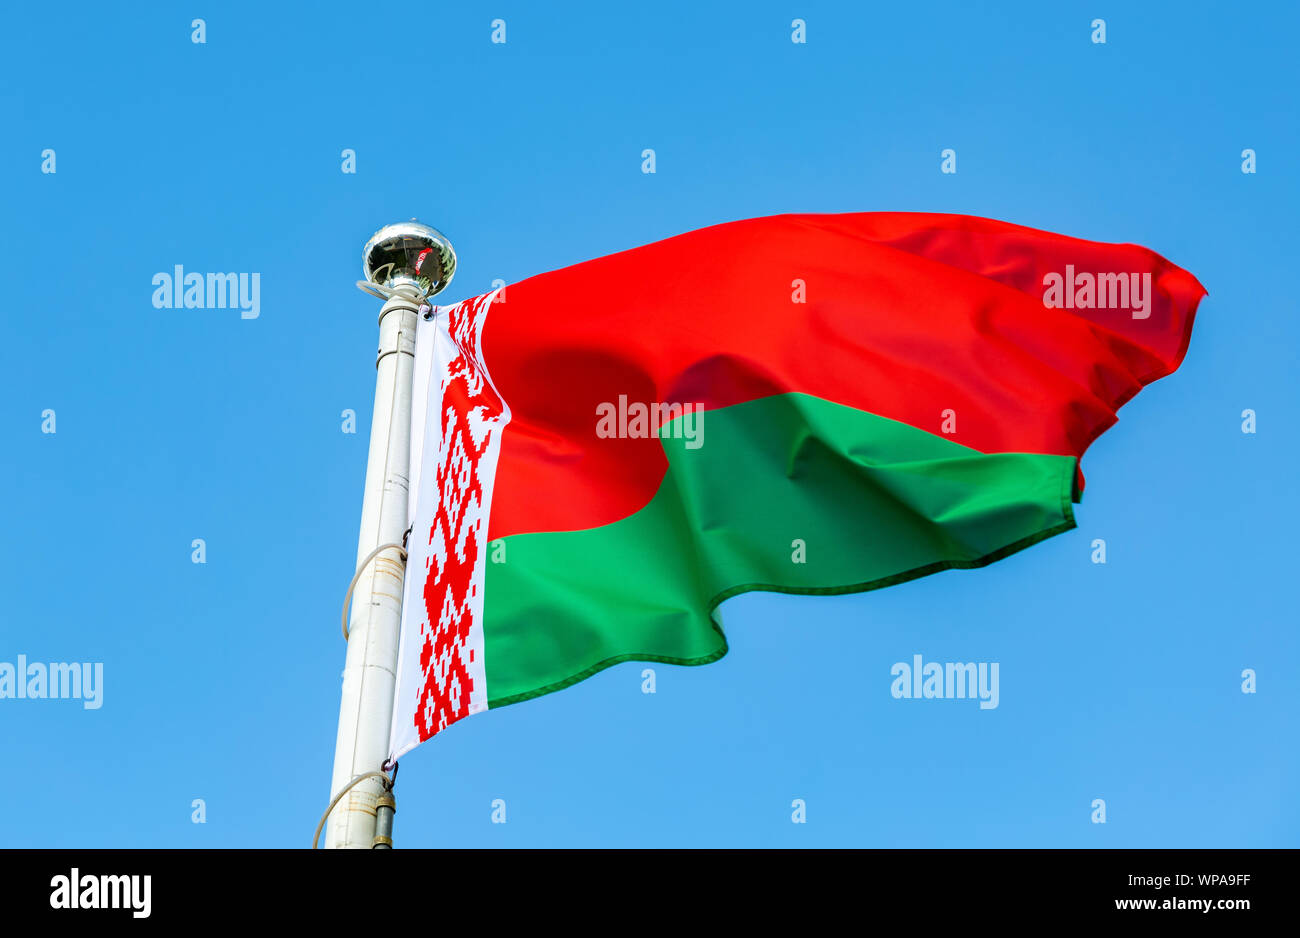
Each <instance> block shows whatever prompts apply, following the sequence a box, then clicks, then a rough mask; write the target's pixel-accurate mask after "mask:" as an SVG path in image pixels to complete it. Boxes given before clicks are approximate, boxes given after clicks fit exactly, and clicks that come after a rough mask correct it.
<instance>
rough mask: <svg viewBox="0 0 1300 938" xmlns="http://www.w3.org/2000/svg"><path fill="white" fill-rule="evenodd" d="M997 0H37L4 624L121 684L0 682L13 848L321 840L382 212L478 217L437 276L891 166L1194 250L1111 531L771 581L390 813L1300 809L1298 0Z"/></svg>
mask: <svg viewBox="0 0 1300 938" xmlns="http://www.w3.org/2000/svg"><path fill="white" fill-rule="evenodd" d="M972 6H973V5H969V4H963V3H929V4H921V5H915V4H912V5H907V4H888V5H878V4H850V3H841V4H830V3H813V2H806V0H787V2H781V3H770V2H747V3H735V4H708V5H705V4H684V3H663V4H648V5H645V4H630V5H629V4H622V5H615V6H613V7H611V6H609V5H606V4H599V5H598V4H592V5H590V6H578V5H566V4H546V5H539V4H530V3H519V2H503V3H491V4H480V3H457V4H449V5H438V6H436V7H419V8H410V10H406V9H398V8H396V7H392V8H380V7H375V8H365V7H357V6H356V5H355V4H347V5H343V4H338V3H329V2H322V3H318V4H312V5H310V6H307V5H302V6H301V8H300V9H298V10H297V11H291V10H285V9H281V8H280V5H278V4H268V3H238V4H226V3H215V2H206V3H203V4H199V5H196V6H193V7H192V8H191V7H186V6H184V5H179V6H178V5H176V4H137V5H135V6H133V7H132V8H131V9H130V11H129V12H126V13H121V12H118V13H114V12H112V11H109V10H107V9H106V8H104V7H103V6H102V5H92V4H77V3H73V4H66V5H63V6H61V7H60V8H59V10H58V13H57V15H56V14H55V13H53V12H52V11H51V9H50V8H48V7H40V6H39V5H25V6H23V5H20V6H18V7H13V6H12V5H11V6H10V7H7V8H6V9H5V11H4V12H3V14H0V120H2V121H3V127H4V137H3V146H0V187H2V189H3V202H4V216H3V219H4V220H3V225H4V230H5V234H6V237H5V249H4V250H3V251H0V274H3V277H4V282H5V291H4V301H3V303H4V315H3V320H2V321H3V328H4V342H3V344H2V348H3V351H2V352H0V356H2V358H0V362H2V364H3V367H0V389H2V390H3V407H2V408H0V420H3V427H2V430H3V439H4V440H5V448H4V458H3V460H0V484H3V487H4V491H5V493H6V495H7V498H6V508H7V510H6V520H7V524H6V530H7V533H6V536H5V538H4V539H3V546H2V547H0V571H2V572H0V578H2V579H0V582H2V583H3V585H4V587H5V589H4V596H5V614H4V615H3V616H0V661H9V662H13V661H15V660H16V657H17V656H18V655H19V654H25V655H26V656H27V657H28V659H29V660H41V661H93V662H102V663H103V665H104V698H103V706H102V707H101V708H100V709H98V710H85V709H83V708H82V706H81V705H80V704H79V703H78V702H76V701H69V700H45V701H33V700H8V699H6V700H0V766H2V767H3V772H0V799H3V800H5V801H6V802H8V803H10V804H12V805H15V806H18V807H17V809H16V810H15V811H14V812H13V813H12V814H11V816H10V817H9V818H7V820H6V823H5V825H4V829H3V832H0V846H182V847H183V846H195V847H197V846H222V847H226V846H244V845H251V846H305V845H306V844H307V843H309V841H310V838H311V833H312V830H313V828H314V826H315V824H316V821H317V819H318V817H319V815H320V812H321V811H322V810H323V808H324V805H325V803H326V802H327V800H328V796H329V794H330V792H329V790H328V789H329V779H330V768H331V764H332V757H333V745H334V736H335V730H336V722H337V716H338V693H339V676H340V672H341V670H342V667H343V658H344V647H343V642H342V638H341V636H340V634H339V626H338V619H339V605H340V603H341V600H342V594H343V591H344V589H345V587H346V586H347V582H348V578H349V577H350V576H351V574H352V564H353V561H354V559H355V550H356V537H357V524H358V520H359V513H360V506H361V491H362V482H363V475H364V470H365V453H366V440H367V434H368V431H369V425H368V422H369V412H370V401H371V395H372V392H373V380H374V371H373V352H374V346H375V342H376V338H377V331H376V326H375V320H376V316H377V314H378V308H379V303H378V301H376V300H374V299H372V298H370V297H367V296H365V295H363V294H362V293H360V292H358V291H357V290H356V289H355V288H354V287H353V285H352V284H353V281H355V280H356V279H357V277H358V276H359V275H360V272H359V254H360V248H361V245H362V244H363V242H364V241H365V239H366V238H367V237H368V236H369V235H370V233H371V232H373V231H374V230H375V229H376V228H378V227H379V226H380V225H382V224H385V223H388V222H391V221H397V220H403V219H406V218H409V217H412V216H418V217H419V218H420V219H421V220H422V221H425V222H427V223H429V224H432V225H434V226H436V227H438V228H439V229H441V230H442V231H443V232H445V233H446V234H447V235H448V236H449V237H450V238H451V239H452V241H453V243H454V244H455V246H456V249H457V251H458V253H459V259H460V267H459V270H458V273H457V276H456V279H455V282H454V283H453V284H452V286H451V288H450V289H449V290H448V291H447V293H445V294H444V295H443V298H444V299H445V300H455V299H460V298H463V297H466V296H472V295H474V294H477V293H482V292H485V291H486V290H488V289H490V288H491V286H492V281H493V280H494V279H496V278H501V279H503V280H505V281H507V282H512V281H515V280H519V279H522V278H524V277H526V276H529V275H531V274H534V273H538V272H541V271H544V270H548V269H553V268H556V267H561V266H565V265H568V264H571V263H576V262H578V261H581V260H585V259H588V258H591V257H595V256H599V255H602V254H607V253H610V252H613V251H617V250H621V249H623V248H627V247H631V246H634V245H637V244H642V243H645V242H648V241H653V240H656V239H659V238H662V237H667V236H669V235H672V234H676V233H679V232H682V231H686V230H690V229H693V228H698V227H702V226H705V225H709V224H713V223H716V222H722V221H727V220H731V219H737V218H745V217H752V216H758V215H765V214H772V213H777V212H786V211H792V212H816V211H824V212H840V211H870V210H911V211H938V212H962V213H970V214H977V215H986V216H991V217H995V218H1000V219H1005V220H1007V221H1012V222H1016V223H1020V224H1026V225H1031V226H1035V227H1041V228H1046V229H1050V230H1054V231H1060V232H1064V233H1067V234H1071V235H1075V236H1079V237H1084V238H1092V239H1097V240H1107V241H1132V242H1137V243H1140V244H1143V245H1146V246H1148V247H1150V248H1152V249H1154V250H1156V251H1157V252H1159V253H1161V254H1163V255H1165V256H1166V257H1168V258H1170V259H1171V260H1173V261H1174V262H1175V263H1177V264H1179V265H1181V266H1183V267H1185V268H1187V269H1188V270H1190V271H1191V272H1192V273H1193V274H1195V275H1196V276H1197V277H1198V278H1199V279H1200V280H1201V282H1202V283H1204V284H1205V286H1206V287H1207V289H1208V290H1209V297H1208V298H1207V299H1206V300H1205V301H1204V302H1203V304H1202V306H1201V311H1200V315H1199V318H1198V322H1197V327H1196V331H1195V334H1194V335H1193V338H1192V344H1191V349H1190V351H1189V353H1188V356H1187V359H1186V362H1185V363H1184V365H1183V367H1182V369H1181V370H1180V371H1178V372H1177V373H1175V374H1174V375H1173V376H1171V377H1169V378H1167V379H1165V380H1163V381H1161V382H1159V383H1158V384H1156V385H1154V386H1152V387H1150V388H1148V389H1147V390H1146V391H1145V392H1143V394H1142V395H1140V396H1139V397H1138V398H1137V399H1136V400H1135V401H1133V402H1132V403H1130V404H1129V405H1128V406H1126V407H1125V408H1124V410H1123V412H1122V414H1121V420H1120V422H1119V424H1117V425H1116V426H1115V427H1114V428H1113V429H1111V430H1110V431H1109V432H1108V433H1107V434H1105V435H1104V436H1103V437H1102V438H1101V439H1100V440H1099V441H1098V442H1097V443H1096V444H1094V446H1093V447H1092V448H1091V450H1090V451H1089V452H1088V454H1087V456H1086V457H1085V460H1084V470H1085V472H1086V474H1087V477H1088V492H1087V497H1086V499H1085V501H1084V503H1083V504H1081V505H1079V506H1077V514H1078V519H1079V527H1078V529H1077V530H1075V531H1073V532H1070V533H1068V534H1066V535H1063V536H1060V537H1057V538H1054V539H1051V540H1049V541H1047V542H1045V543H1043V544H1040V545H1038V546H1036V547H1034V548H1033V549H1031V550H1028V551H1026V552H1023V553H1021V554H1017V555H1015V556H1013V557H1011V558H1009V559H1007V560H1004V561H1002V562H999V563H997V564H995V565H993V566H992V567H989V568H987V569H984V570H978V571H967V572H949V573H944V574H940V575H938V576H933V577H928V578H925V579H922V580H919V581H915V582H912V583H908V584H905V585H902V586H897V587H892V588H890V589H887V590H882V591H878V592H872V593H868V594H865V595H860V596H853V597H838V598H802V597H788V596H767V595H753V594H751V595H746V596H742V597H738V598H736V599H734V600H732V601H730V602H729V603H728V604H727V605H726V606H725V607H724V609H725V616H726V622H727V627H728V632H729V635H730V637H731V646H732V650H731V652H730V654H729V655H728V657H727V658H726V659H724V660H723V661H721V662H719V663H717V664H714V665H710V666H708V667H705V668H689V669H685V668H673V667H671V666H658V667H657V668H656V672H657V693H656V694H654V695H645V694H642V693H641V678H640V672H641V666H640V665H634V664H626V665H621V666H619V667H616V668H613V669H611V670H609V671H607V672H605V673H602V674H600V675H598V676H596V677H594V678H592V679H590V680H588V681H587V682H585V683H583V684H581V685H579V686H577V687H575V688H571V689H569V690H566V691H564V692H562V693H559V694H554V695H551V696H549V697H546V698H543V699H540V700H536V701H531V702H528V703H525V704H521V705H517V706H512V707H507V708H505V709H503V710H500V711H494V712H491V713H489V714H487V715H484V716H478V717H475V718H473V719H470V720H465V721H462V722H461V723H459V724H457V725H456V726H454V727H452V728H451V729H450V730H449V731H447V732H445V733H444V734H442V735H440V736H439V737H437V738H436V739H435V740H434V741H433V742H431V743H429V744H427V745H425V746H423V747H421V748H420V749H418V750H416V751H415V752H413V753H411V754H409V755H408V756H407V757H406V758H405V759H403V761H402V767H401V772H400V775H399V784H398V792H397V795H398V805H399V806H398V814H397V824H396V840H397V843H398V845H399V846H403V845H405V846H546V845H561V846H634V845H647V846H675V845H684V846H764V845H780V846H824V845H837V846H900V847H901V846H944V847H967V846H995V847H1011V846H1075V847H1093V846H1095V847H1138V846H1206V847H1209V846H1216V847H1219V846H1297V843H1298V842H1300V809H1298V808H1297V801H1296V798H1295V793H1296V790H1297V787H1298V785H1300V755H1297V749H1296V746H1295V737H1296V722H1297V720H1296V718H1297V715H1298V714H1300V668H1297V657H1298V656H1300V641H1298V640H1297V635H1296V615H1295V606H1294V599H1293V595H1292V591H1293V585H1292V584H1293V583H1294V569H1293V568H1294V557H1295V553H1296V552H1295V547H1294V543H1295V534H1294V532H1295V531H1296V529H1297V521H1300V519H1298V518H1297V508H1296V501H1295V499H1294V497H1293V492H1294V489H1295V467H1296V465H1297V461H1298V457H1300V444H1297V442H1296V441H1297V438H1298V437H1297V427H1296V410H1297V408H1296V392H1295V374H1296V367H1297V351H1296V350H1297V348H1300V325H1298V322H1300V317H1297V304H1296V293H1295V289H1294V287H1293V280H1294V276H1295V270H1296V265H1295V257H1296V252H1297V243H1296V237H1295V231H1296V218H1297V213H1298V210H1300V187H1298V184H1297V166H1296V153H1297V152H1300V139H1297V136H1298V135H1297V128H1298V127H1300V121H1297V113H1296V103H1295V101H1296V96H1295V88H1296V87H1297V74H1296V72H1297V68H1296V65H1295V55H1294V49H1293V48H1292V45H1293V37H1294V36H1295V35H1296V33H1297V30H1298V29H1300V14H1297V11H1296V8H1295V6H1294V5H1292V4H1284V3H1260V4H1249V5H1245V6H1236V7H1231V6H1228V5H1209V4H1198V3H1188V2H1180V3H1144V4H1126V3H1100V4H1099V3H1096V2H1092V3H1088V4H1083V3H1075V2H1061V3H1050V4H1043V3H1033V2H1028V3H1004V4H996V5H989V6H988V7H987V8H984V7H981V8H979V9H972V8H971V7H972ZM381 9H385V10H387V11H388V12H386V13H385V14H383V15H382V16H381V15H378V13H377V11H379V10H381ZM194 17H203V18H204V19H205V20H206V29H207V35H206V38H207V41H206V43H205V44H202V45H197V44H194V43H192V42H191V25H190V23H191V20H192V19H193V18H194ZM796 17H798V18H802V19H804V20H805V21H806V23H807V42H806V43H805V44H794V43H792V42H791V41H790V34H791V25H790V24H791V21H792V20H793V19H794V18H796ZM1097 17H1102V18H1104V19H1105V20H1106V30H1107V37H1106V38H1107V41H1106V43H1105V44H1104V45H1098V44H1094V43H1093V42H1092V41H1091V39H1090V34H1091V33H1092V27H1091V25H1090V24H1091V22H1092V20H1093V19H1094V18H1097ZM498 18H500V19H504V20H505V22H506V40H507V41H506V42H505V44H493V43H492V42H491V41H490V38H491V32H492V26H491V23H492V21H493V20H494V19H498ZM647 147H649V148H653V149H655V151H656V156H657V172H656V173H655V174H654V175H645V174H643V173H642V172H641V151H642V150H643V149H645V148H647ZM47 148H50V149H53V150H54V151H55V153H56V169H57V171H56V172H55V173H54V174H43V173H42V172H41V164H42V151H43V150H45V149H47ZM344 148H352V149H354V150H355V151H356V154H357V172H356V173H355V174H351V175H349V174H344V173H342V172H341V171H340V165H341V162H342V160H341V151H342V150H343V149H344ZM945 148H952V149H955V150H956V151H957V168H958V171H957V173H956V174H955V175H944V174H941V173H940V171H939V170H940V152H941V150H943V149H945ZM1246 148H1251V149H1254V150H1255V151H1256V154H1257V161H1258V162H1257V169H1258V171H1257V172H1256V173H1254V174H1245V173H1243V172H1242V171H1241V163H1242V159H1241V151H1242V150H1243V149H1246ZM176 264H182V265H184V266H185V268H186V269H187V270H196V271H246V272H259V273H260V274H261V312H260V316H259V317H258V318H257V319H255V320H244V319H241V317H240V315H239V313H238V311H232V310H219V309H218V310H213V309H189V310H186V309H180V310H176V309H155V308H154V307H153V305H152V303H151V296H152V293H153V286H152V284H151V278H152V277H153V275H154V273H155V272H159V271H171V270H172V268H173V266H174V265H176ZM646 289H648V290H653V289H654V284H653V283H652V282H651V283H647V284H646ZM556 392H557V393H562V381H561V379H560V378H558V377H557V382H556ZM346 408H351V409H354V410H356V412H357V413H358V415H359V417H360V427H359V431H360V432H359V433H357V434H355V435H347V434H344V433H342V432H341V430H340V423H341V420H340V414H341V412H342V411H343V410H344V409H346ZM1247 408H1250V409H1253V410H1254V411H1256V413H1257V415H1258V432H1257V433H1255V434H1253V435H1248V434H1243V433H1242V432H1241V413H1242V411H1243V410H1244V409H1247ZM47 409H53V410H54V411H55V413H56V421H57V422H56V427H57V432H56V433H54V434H47V433H42V432H41V427H42V412H43V411H45V410H47ZM195 538H203V539H204V540H205V541H206V545H207V562H206V563H205V564H202V565H198V564H194V563H192V562H191V542H192V541H193V539H195ZM1094 538H1104V539H1105V540H1106V542H1107V555H1108V562H1107V563H1106V564H1105V565H1097V564H1093V563H1092V562H1091V559H1090V555H1091V547H1090V545H1091V542H1092V540H1093V539H1094ZM914 654H922V655H923V656H924V657H925V659H926V660H937V661H996V662H998V663H999V664H1000V698H1001V699H1000V705H999V707H998V708H997V709H995V710H988V711H981V710H980V709H979V708H978V706H977V705H976V704H975V702H973V701H941V700H932V701H924V700H922V701H917V700H895V699H893V698H892V697H891V696H890V693H889V687H890V683H891V678H890V674H889V670H890V667H891V665H892V664H893V663H894V662H896V661H910V660H911V658H912V656H913V655H914ZM1246 668H1253V669H1255V670H1256V671H1257V674H1258V692H1257V693H1255V694H1243V693H1242V692H1241V683H1242V679H1241V672H1242V670H1243V669H1246ZM809 685H812V686H815V687H817V688H819V691H818V692H817V693H816V694H815V695H812V696H811V697H810V696H807V695H804V694H802V693H800V694H795V693H793V692H792V688H798V687H807V686H809ZM498 798H500V799H503V800H504V801H505V802H506V805H507V823H505V824H493V823H491V820H490V818H491V803H492V801H493V800H494V799H498ZM796 798H798V799H803V800H804V801H805V803H806V806H807V807H806V811H807V823H805V824H794V823H792V822H791V812H792V806H791V805H792V801H793V800H794V799H796ZM1097 798H1101V799H1104V800H1105V802H1106V813H1107V821H1106V823H1105V824H1094V823H1092V821H1091V817H1092V813H1093V809H1092V802H1093V800H1094V799H1097ZM194 799H203V800H204V802H205V804H206V823H203V824H195V823H192V819H191V814H192V810H193V809H192V807H191V803H192V801H193V800H194Z"/></svg>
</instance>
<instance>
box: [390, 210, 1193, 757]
mask: <svg viewBox="0 0 1300 938" xmlns="http://www.w3.org/2000/svg"><path fill="white" fill-rule="evenodd" d="M1204 293H1205V290H1204V288H1203V287H1202V286H1201V285H1200V284H1199V283H1198V282H1197V281H1196V279H1195V278H1194V277H1193V276H1192V275H1191V274H1189V273H1187V272H1186V271H1184V270H1182V269H1180V268H1178V267H1176V266H1174V265H1173V264H1171V263H1169V262H1168V261H1166V260H1164V259H1163V258H1161V257H1160V256H1158V255H1156V254H1154V253H1152V252H1151V251H1148V250H1146V249H1145V248H1141V247H1138V246H1135V245H1131V244H1105V243H1100V242H1095V241H1083V240H1079V239H1076V238H1069V237H1065V236H1062V235H1057V234H1049V233H1047V232H1043V231H1036V230H1033V229H1030V228H1022V227H1019V226H1017V225H1010V224H1005V223H1003V222H997V221H990V220H987V219H982V218H971V217H966V216H960V215H924V214H895V213H874V214H851V215H781V216H776V217H772V218H759V219H754V220H752V221H741V222H733V223H730V224H725V225H718V226H716V227H712V228H706V229H703V230H701V231H695V232H691V233H689V234H684V235H681V236H679V237H676V238H670V239H668V240H666V241H660V242H658V243H655V244H650V245H646V246H645V247H639V248H635V249H633V250H630V251H624V252H623V253H620V254H614V255H612V256H609V257H603V258H600V259H598V260H593V261H588V262H586V263H584V264H578V265H576V266H574V267H567V268H565V269H563V270H557V271H554V272H552V273H547V274H541V275H540V276H537V277H533V278H531V279H529V280H525V281H523V282H522V283H517V284H514V285H512V286H510V287H509V288H508V289H503V290H499V291H496V292H493V293H489V294H485V295H483V296H478V297H475V298H473V299H470V300H465V301H464V302H462V303H459V304H457V305H455V306H451V307H438V308H435V309H434V310H433V312H434V314H435V315H434V318H433V319H432V321H429V322H422V323H421V330H422V331H421V332H420V334H419V335H418V337H417V363H416V368H417V375H418V376H421V377H417V382H416V402H415V407H414V411H415V418H414V419H415V432H414V437H413V449H412V452H413V454H414V455H413V458H412V463H413V465H412V478H411V483H412V492H413V502H412V513H411V517H412V518H413V525H412V531H411V535H410V546H409V549H410V557H409V560H408V563H407V575H406V588H405V600H404V608H403V624H402V640H401V656H400V662H399V666H398V675H397V697H396V705H395V715H394V721H393V731H392V745H391V749H392V753H393V755H394V756H399V755H401V754H402V753H404V752H406V751H407V750H409V749H410V748H412V747H413V746H415V745H417V744H418V743H420V742H421V741H423V740H426V739H428V738H429V737H430V736H432V735H433V734H435V733H437V732H438V731H439V730H441V729H443V728H444V727H446V726H448V725H449V724H451V723H453V722H455V721H456V720H459V719H460V718H461V717H464V716H467V715H469V714H471V713H477V712H478V711H480V710H485V709H487V708H489V707H500V706H504V705H505V704H510V703H515V702H518V701H521V700H527V699H529V698H530V697H537V696H539V695H541V694H547V693H550V692H551V691H556V690H560V689H561V688H564V687H568V686H569V685H570V684H574V683H576V682H577V681H581V680H582V679H583V678H586V677H589V676H590V675H592V674H595V673H596V672H597V671H600V670H601V669H602V668H607V667H609V666H610V665H613V664H616V663H618V662H621V661H629V660H636V661H661V662H670V663H673V664H705V663H707V662H710V661H716V660H717V659H718V658H720V657H722V655H723V654H725V653H726V650H727V639H726V636H725V632H724V629H723V626H722V622H721V620H720V617H719V615H718V612H717V607H718V604H719V603H721V602H722V601H723V600H724V599H726V598H727V597H729V596H735V595H737V594H738V593H743V592H746V591H748V590H772V591H777V592H784V593H815V594H826V593H851V592H858V591H861V590H870V589H875V588H877V587H881V586H888V585H889V584H891V583H899V582H902V581H904V580H909V579H912V578H913V577H919V576H923V575H925V574H927V573H935V572H937V571H940V570H947V569H949V568H952V567H979V566H983V565H984V564H987V563H991V562H992V561H994V560H998V559H999V558H1002V557H1005V556H1007V555H1008V554H1011V553H1014V552H1015V551H1018V550H1020V549H1022V548H1024V547H1028V546H1029V545H1030V544H1033V543H1035V542H1037V541H1040V540H1042V539H1044V538H1047V537H1050V536H1052V535H1053V534H1059V533H1061V532H1063V531H1067V530H1069V529H1070V528H1072V527H1074V515H1073V512H1072V509H1071V502H1072V501H1074V502H1077V501H1079V498H1080V493H1081V491H1082V488H1083V478H1082V476H1081V474H1080V473H1079V469H1078V464H1079V457H1080V456H1081V455H1082V454H1083V451H1084V450H1085V449H1086V448H1087V447H1088V444H1089V443H1091V442H1092V440H1093V439H1095V438H1096V437H1097V435H1098V434H1100V433H1101V432H1102V431H1103V430H1105V429H1106V428H1107V427H1109V426H1110V425H1111V424H1112V423H1114V422H1115V419H1116V418H1115V411H1116V409H1118V408H1119V407H1120V406H1121V405H1122V404H1123V403H1124V402H1125V401H1127V400H1128V399H1129V398H1131V397H1132V396H1133V395H1134V394H1136V393H1137V392H1138V390H1140V389H1141V388H1142V387H1143V386H1144V385H1146V384H1147V383H1149V382H1151V381H1154V380H1155V379H1157V378H1160V377H1162V376H1164V375H1167V374H1169V373H1170V372H1171V371H1173V370H1174V369H1175V368H1177V367H1178V365H1179V363H1180V362H1181V361H1182V358H1183V354H1184V352H1185V351H1186V349H1187V343H1188V340H1189V338H1190V333H1191V327H1192V318H1193V314H1194V312H1195V309H1196V306H1197V303H1198V302H1199V300H1200V298H1201V296H1203V295H1204ZM426 414H427V417H426Z"/></svg>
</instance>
